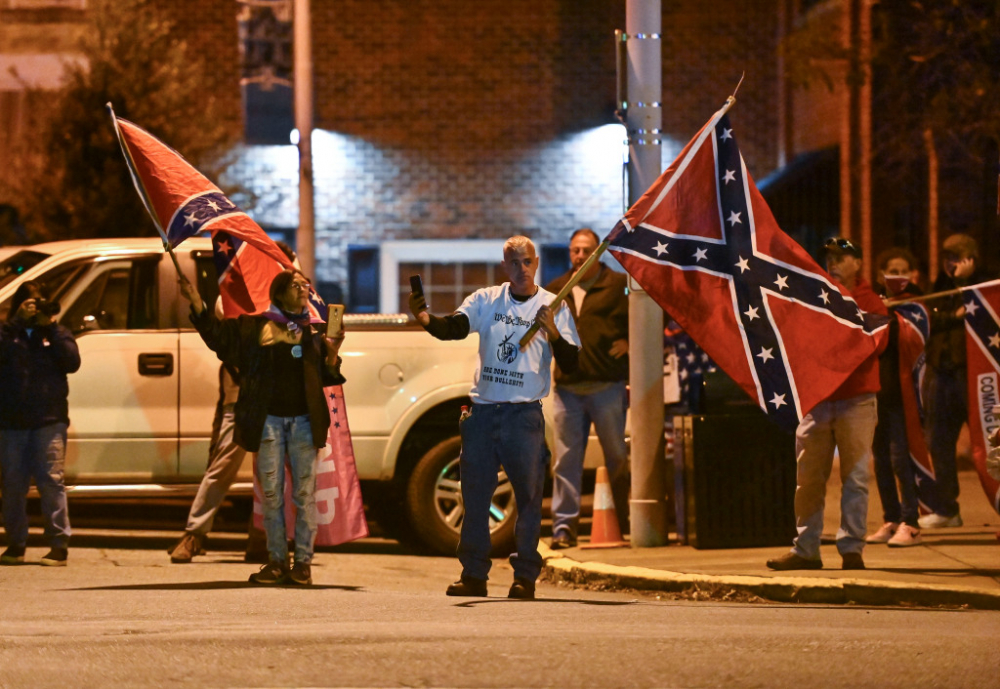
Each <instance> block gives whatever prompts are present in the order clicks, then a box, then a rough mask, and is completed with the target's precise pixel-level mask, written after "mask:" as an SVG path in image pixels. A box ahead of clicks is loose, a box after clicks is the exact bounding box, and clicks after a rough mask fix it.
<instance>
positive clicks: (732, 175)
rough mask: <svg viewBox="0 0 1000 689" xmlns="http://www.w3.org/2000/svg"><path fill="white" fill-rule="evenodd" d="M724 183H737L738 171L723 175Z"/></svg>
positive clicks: (730, 171) (728, 171)
mask: <svg viewBox="0 0 1000 689" xmlns="http://www.w3.org/2000/svg"><path fill="white" fill-rule="evenodd" d="M722 181H723V182H725V183H726V184H729V183H730V182H735V181H736V171H735V170H726V174H725V175H723V177H722Z"/></svg>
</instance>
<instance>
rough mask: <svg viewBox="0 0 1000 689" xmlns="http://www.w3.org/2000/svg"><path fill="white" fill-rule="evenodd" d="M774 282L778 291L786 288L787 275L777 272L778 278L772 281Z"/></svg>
mask: <svg viewBox="0 0 1000 689" xmlns="http://www.w3.org/2000/svg"><path fill="white" fill-rule="evenodd" d="M774 284H776V285H777V286H778V291H779V292H780V291H781V290H783V289H788V276H787V275H780V274H779V275H778V279H777V280H775V281H774Z"/></svg>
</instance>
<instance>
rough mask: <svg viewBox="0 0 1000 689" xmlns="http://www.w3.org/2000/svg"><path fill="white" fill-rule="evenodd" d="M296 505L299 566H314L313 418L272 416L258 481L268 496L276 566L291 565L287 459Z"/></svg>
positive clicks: (267, 522)
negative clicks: (288, 563) (286, 477)
mask: <svg viewBox="0 0 1000 689" xmlns="http://www.w3.org/2000/svg"><path fill="white" fill-rule="evenodd" d="M286 456H287V457H288V464H289V470H290V473H291V475H292V503H293V504H294V505H295V562H297V563H300V564H304V565H307V564H309V563H310V562H312V558H313V544H314V543H315V541H316V448H315V447H313V440H312V428H311V426H310V424H309V416H308V415H304V416H292V417H287V418H283V417H280V416H270V415H268V417H267V420H265V422H264V432H263V434H262V435H261V439H260V450H258V452H257V464H256V470H257V479H258V480H259V481H260V487H261V490H262V491H263V493H264V504H263V508H264V533H265V534H266V535H267V552H268V555H269V557H270V559H271V561H272V562H277V563H279V564H282V565H284V564H285V563H286V562H287V561H288V530H287V526H286V525H285V457H286Z"/></svg>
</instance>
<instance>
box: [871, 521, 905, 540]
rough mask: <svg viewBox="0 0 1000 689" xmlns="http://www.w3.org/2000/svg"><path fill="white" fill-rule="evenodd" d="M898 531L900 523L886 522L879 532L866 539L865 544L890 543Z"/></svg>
mask: <svg viewBox="0 0 1000 689" xmlns="http://www.w3.org/2000/svg"><path fill="white" fill-rule="evenodd" d="M898 529H899V523H898V522H886V523H885V524H883V525H882V526H881V527H880V528H879V530H878V531H876V532H875V533H873V534H872V535H871V536H869V537H868V538H866V539H865V543H888V542H889V539H891V538H892V537H893V536H894V535H895V533H896V531H897V530H898Z"/></svg>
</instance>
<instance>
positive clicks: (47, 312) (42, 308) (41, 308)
mask: <svg viewBox="0 0 1000 689" xmlns="http://www.w3.org/2000/svg"><path fill="white" fill-rule="evenodd" d="M35 309H36V310H37V311H38V313H39V314H41V315H43V316H47V317H49V318H52V317H53V316H55V315H57V314H58V313H59V312H60V311H62V305H61V304H60V303H59V302H57V301H49V300H48V299H44V298H42V297H39V298H38V299H35Z"/></svg>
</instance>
